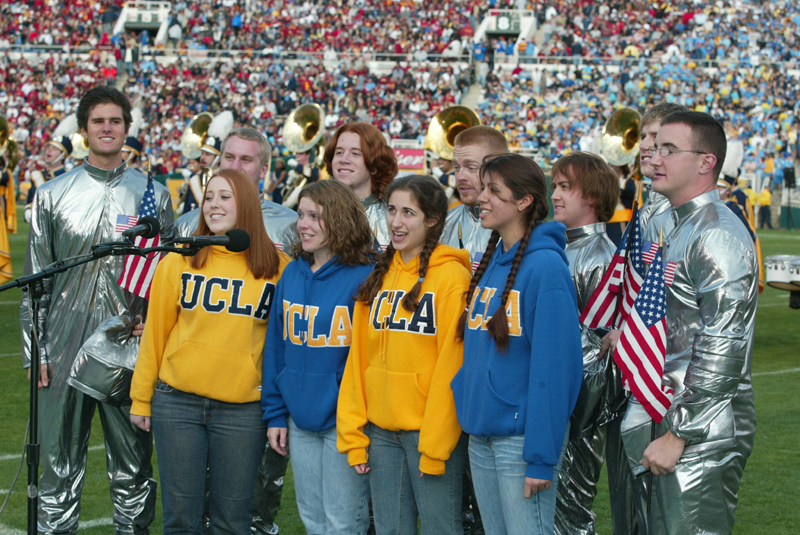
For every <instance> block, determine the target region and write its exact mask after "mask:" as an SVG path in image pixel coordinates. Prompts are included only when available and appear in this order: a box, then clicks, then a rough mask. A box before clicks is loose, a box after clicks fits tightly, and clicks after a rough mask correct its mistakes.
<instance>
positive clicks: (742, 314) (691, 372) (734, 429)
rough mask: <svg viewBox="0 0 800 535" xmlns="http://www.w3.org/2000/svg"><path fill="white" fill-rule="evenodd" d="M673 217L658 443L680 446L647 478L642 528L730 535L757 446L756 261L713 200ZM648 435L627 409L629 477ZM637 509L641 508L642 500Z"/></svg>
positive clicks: (639, 415) (641, 417) (641, 415)
mask: <svg viewBox="0 0 800 535" xmlns="http://www.w3.org/2000/svg"><path fill="white" fill-rule="evenodd" d="M672 217H673V220H674V222H675V229H674V230H673V232H672V233H671V234H670V236H669V237H668V238H667V239H666V241H665V247H664V251H665V254H664V261H665V262H666V263H671V264H673V265H674V267H675V276H674V280H673V282H672V284H671V285H670V286H669V287H668V288H667V296H666V297H667V325H666V326H667V355H666V363H665V368H664V375H663V384H665V385H667V386H669V387H670V388H672V390H673V392H674V395H675V397H674V400H673V402H672V406H671V407H670V409H669V411H668V413H667V415H666V417H665V418H664V420H663V421H662V422H661V424H659V425H658V426H657V428H656V436H661V435H663V434H664V433H666V431H667V430H671V431H672V432H673V433H674V434H675V435H676V436H678V437H680V438H683V439H685V440H686V446H685V448H684V453H683V456H682V457H681V459H680V461H679V463H678V467H677V468H676V470H675V472H674V473H673V474H668V475H665V476H658V477H655V478H653V485H654V490H655V495H658V496H659V499H658V507H656V505H655V500H654V515H653V517H652V518H650V519H646V520H647V521H648V522H649V527H650V532H651V533H668V534H678V533H729V532H730V530H731V526H732V524H733V520H734V512H735V509H736V504H737V499H738V498H737V490H738V487H739V482H740V480H741V476H742V472H743V470H744V466H745V463H746V461H747V457H748V456H749V455H750V452H751V451H752V449H753V441H754V437H755V424H756V414H755V404H754V401H753V390H752V385H751V381H750V369H751V364H752V357H753V333H754V330H755V313H756V306H757V300H758V262H757V256H756V251H755V246H754V244H753V240H752V239H751V238H750V236H749V234H748V233H747V230H746V229H745V228H744V226H743V225H741V224H737V222H738V219H737V218H736V216H735V215H734V214H733V212H731V211H730V210H729V209H727V207H726V206H725V205H724V204H723V203H722V202H721V201H720V200H719V194H718V193H717V192H716V191H710V192H708V193H704V194H702V195H700V196H698V197H696V198H695V199H693V200H691V201H689V202H688V203H686V204H683V205H682V206H680V207H678V208H675V209H673V210H672ZM649 434H650V419H649V418H648V417H647V415H646V413H645V411H644V410H643V409H642V407H641V405H639V404H638V403H634V402H631V403H630V405H629V408H628V412H627V414H626V416H625V420H624V422H623V440H624V443H625V449H626V452H627V455H628V459H629V464H630V465H631V467H634V466H635V465H638V463H639V461H640V460H641V458H642V454H643V452H644V449H645V448H646V447H647V444H648V443H649ZM641 479H644V478H641ZM643 485H644V482H641V483H640V484H639V488H638V490H637V492H639V493H640V495H641V494H643V493H645V491H646V489H645V488H644V486H643ZM639 505H640V507H642V508H643V507H644V506H643V503H642V500H641V499H640V500H639ZM642 518H644V512H642V511H640V521H641V519H642Z"/></svg>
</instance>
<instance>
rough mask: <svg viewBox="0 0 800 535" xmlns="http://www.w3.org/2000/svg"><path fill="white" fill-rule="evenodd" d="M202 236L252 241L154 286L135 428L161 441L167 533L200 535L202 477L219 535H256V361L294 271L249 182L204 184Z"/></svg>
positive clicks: (172, 265) (138, 373) (160, 274)
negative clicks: (279, 293) (243, 236)
mask: <svg viewBox="0 0 800 535" xmlns="http://www.w3.org/2000/svg"><path fill="white" fill-rule="evenodd" d="M202 213H203V217H202V218H201V219H200V222H199V224H198V227H197V231H196V232H195V235H206V234H225V233H226V232H227V231H228V230H231V229H233V228H240V229H242V230H245V231H246V232H247V233H248V234H249V235H250V247H249V249H248V250H246V251H244V252H242V253H235V252H230V251H228V250H226V249H225V248H224V247H217V246H214V247H206V248H205V249H203V250H201V252H200V253H198V254H197V255H196V256H194V257H183V256H180V255H170V256H168V257H167V258H166V259H165V260H164V261H162V262H161V263H160V264H159V266H158V268H157V270H156V273H155V276H154V278H153V286H152V288H151V294H150V305H149V308H148V318H147V324H146V327H145V329H144V334H143V336H142V341H141V346H140V349H139V358H138V361H137V363H136V369H135V371H134V374H133V382H132V384H131V399H132V400H133V405H132V406H131V422H132V423H133V424H134V425H136V426H137V427H139V428H140V429H143V430H145V431H149V430H150V427H151V420H152V428H153V434H154V435H155V442H156V450H157V452H158V467H159V473H160V477H161V499H162V505H163V509H164V533H200V531H201V527H202V526H201V524H202V512H203V505H204V502H205V490H206V467H208V476H209V495H210V500H211V503H210V505H211V507H210V512H211V514H210V521H211V531H212V532H214V533H249V532H250V523H251V513H250V511H251V508H252V503H253V493H254V488H255V480H256V474H257V472H258V463H259V461H260V459H261V455H262V454H263V453H264V447H265V445H266V426H265V424H264V422H263V421H262V420H261V416H262V412H261V403H260V399H261V394H260V392H259V387H260V386H261V355H262V350H263V348H264V338H265V336H266V333H267V321H268V318H269V313H270V308H271V307H272V300H273V296H274V293H275V285H276V283H277V282H278V279H279V278H280V275H281V273H282V272H283V269H284V267H285V266H286V264H287V263H288V262H289V257H288V256H286V255H285V254H283V253H280V252H278V251H277V250H276V248H275V246H274V245H273V243H272V241H271V240H270V239H269V237H268V236H267V233H266V230H265V229H264V224H263V222H262V218H261V207H260V205H259V202H258V190H257V189H256V187H255V184H253V182H252V180H250V178H249V177H248V176H247V175H245V174H244V173H241V172H240V171H234V170H223V171H220V172H219V173H217V174H216V175H215V176H213V177H212V178H211V180H209V182H208V185H207V187H206V194H205V198H204V200H203V205H202Z"/></svg>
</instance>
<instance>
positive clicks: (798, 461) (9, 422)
mask: <svg viewBox="0 0 800 535" xmlns="http://www.w3.org/2000/svg"><path fill="white" fill-rule="evenodd" d="M20 212H21V211H20ZM27 233H28V225H26V224H25V223H24V222H23V221H22V218H21V217H20V225H19V233H18V234H16V235H12V236H10V241H11V255H12V261H13V267H14V273H15V276H20V275H21V273H22V267H23V262H24V255H25V243H26V239H27ZM759 236H760V238H761V246H762V250H763V254H764V257H767V256H770V255H775V254H797V255H800V232H791V233H789V232H787V231H780V230H775V231H761V232H760V233H759ZM19 296H20V292H19V290H11V291H7V292H5V293H2V294H0V502H1V501H2V500H3V499H4V498H5V495H6V493H7V492H8V488H9V487H10V485H11V481H12V479H13V477H14V474H15V473H16V470H17V466H18V464H19V454H21V452H22V448H23V438H24V435H25V425H26V422H27V418H28V393H29V390H28V381H27V380H26V377H25V371H24V370H23V369H22V368H21V366H20V363H21V356H20V351H21V350H20V332H19V322H18V314H19V307H18V302H19ZM788 298H789V293H788V292H783V291H779V290H774V289H772V288H770V287H767V288H766V289H765V290H764V292H763V293H762V294H761V296H760V298H759V309H758V313H757V320H756V341H755V355H754V359H753V374H754V376H753V385H754V390H755V394H756V412H757V415H758V429H757V432H756V444H755V450H754V452H753V455H752V456H751V457H750V459H749V461H748V464H747V468H746V470H745V472H744V477H743V478H742V484H741V489H740V492H739V507H738V509H737V514H736V519H737V521H736V525H735V526H734V533H736V534H747V535H750V534H754V535H760V534H764V535H780V534H787V535H788V534H797V533H800V515H798V511H800V486H798V484H797V481H798V480H800V448H798V447H797V443H798V439H800V386H799V385H800V371H798V370H800V358H798V357H800V350H799V349H800V310H792V309H789V305H788V302H789V299H788ZM786 370H793V371H786ZM762 374H763V375H762ZM89 445H90V447H93V446H95V447H97V448H96V449H92V450H90V451H89V455H88V464H87V470H86V479H85V483H84V488H83V495H82V501H81V519H82V520H83V521H86V522H91V524H94V525H93V526H91V527H89V526H87V527H84V528H81V529H80V533H81V534H87V535H95V534H97V535H99V534H104V533H110V532H111V531H112V529H113V528H112V527H111V526H110V525H109V524H108V523H106V522H103V520H104V519H105V520H107V521H110V520H108V519H110V518H111V515H112V504H111V499H110V497H109V493H108V478H107V476H106V469H105V455H104V451H103V432H102V427H101V426H100V421H99V418H98V417H97V416H95V421H94V422H93V427H92V436H91V438H90V441H89ZM14 456H16V458H14ZM153 464H154V465H155V464H156V459H155V457H154V459H153ZM155 470H156V479H158V469H157V467H156V468H155ZM26 481H27V466H23V469H22V473H21V474H20V481H18V482H17V484H16V487H15V489H14V493H13V494H12V495H11V498H10V500H9V502H8V506H7V507H6V510H5V511H4V512H3V514H2V515H0V535H7V534H8V535H11V534H14V535H16V534H22V533H24V532H25V529H26V518H27V516H26V515H27V500H26V497H25V492H24V489H25V485H26ZM599 486H600V489H599V493H598V497H597V500H596V502H595V511H596V512H597V516H598V524H597V527H598V533H601V534H610V533H611V518H610V512H609V507H608V487H607V485H606V482H605V471H604V473H603V477H602V480H601V482H600V485H599ZM161 518H162V517H161V504H160V499H159V504H158V510H157V512H156V519H155V522H154V523H153V525H152V533H161ZM98 523H99V524H100V525H97V524H98ZM277 523H278V525H279V526H280V531H281V533H282V534H285V535H300V534H302V533H304V530H303V527H302V524H301V522H300V519H299V517H298V515H297V505H296V503H295V500H294V486H293V484H292V477H291V469H290V471H289V474H287V477H286V478H285V486H284V491H283V500H282V505H281V510H280V513H279V514H278V518H277Z"/></svg>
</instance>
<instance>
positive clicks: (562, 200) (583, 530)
mask: <svg viewBox="0 0 800 535" xmlns="http://www.w3.org/2000/svg"><path fill="white" fill-rule="evenodd" d="M551 174H552V182H551V188H552V191H553V193H552V195H551V198H552V201H553V218H554V219H555V220H556V221H560V222H561V223H564V224H565V225H566V226H567V247H566V255H567V260H568V261H569V270H570V273H571V275H572V280H573V281H574V282H575V288H576V290H577V295H578V312H579V313H580V312H581V311H582V310H583V309H584V308H585V307H586V305H587V303H588V302H589V299H590V298H591V297H592V295H593V294H594V291H595V290H596V289H597V287H598V285H599V284H600V281H601V280H602V278H603V275H604V274H605V271H606V269H607V268H608V266H609V264H610V263H611V259H612V258H613V256H614V251H615V249H616V247H615V246H614V243H613V242H612V241H611V239H609V237H608V235H607V234H606V221H608V220H609V219H611V216H612V215H613V214H614V208H615V207H616V206H617V203H618V202H619V191H620V190H619V180H618V179H617V174H616V172H615V171H614V170H613V169H612V168H611V167H610V166H609V165H608V164H606V162H604V161H603V159H602V158H600V157H599V156H596V155H594V154H589V153H585V152H571V153H569V154H568V155H566V156H562V157H561V158H559V159H558V160H557V161H556V163H555V165H554V166H553V170H552V173H551ZM581 342H582V345H583V382H582V384H581V392H580V395H579V396H578V401H577V403H576V405H575V410H574V411H573V413H572V418H571V419H570V439H569V442H568V444H567V448H566V450H565V453H564V459H563V460H562V463H561V473H560V475H559V481H558V492H557V496H556V519H555V532H556V533H557V534H559V535H588V534H594V533H596V531H595V521H596V518H597V516H596V515H595V514H594V512H592V504H593V502H594V498H595V497H596V496H597V481H598V480H599V479H600V470H601V468H602V466H603V460H604V458H605V459H607V467H608V474H609V486H610V487H611V489H610V490H611V491H612V492H611V498H612V521H613V525H614V533H616V534H620V533H635V532H636V518H635V513H634V512H633V511H632V510H631V508H630V485H631V481H632V479H631V475H630V472H629V470H628V467H627V459H626V458H625V456H624V453H622V444H621V438H620V436H619V428H620V426H619V421H620V420H621V419H622V415H623V413H624V409H625V397H624V395H623V396H619V393H620V391H621V378H620V372H619V368H618V367H617V366H615V365H614V364H613V362H612V360H611V359H610V358H604V357H605V355H604V354H602V353H601V351H600V345H601V340H600V336H599V335H598V334H597V333H596V332H594V331H592V330H590V329H588V328H587V327H585V326H581ZM611 383H613V385H614V386H616V388H614V387H612V385H611ZM612 423H614V424H615V425H610V424H612Z"/></svg>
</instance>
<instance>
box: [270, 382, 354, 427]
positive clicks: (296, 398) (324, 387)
mask: <svg viewBox="0 0 800 535" xmlns="http://www.w3.org/2000/svg"><path fill="white" fill-rule="evenodd" d="M275 382H276V384H277V385H278V389H279V390H280V392H281V396H282V397H283V400H284V401H285V402H286V408H287V409H288V410H289V414H290V415H291V417H292V419H293V420H294V423H295V425H296V426H297V427H299V428H300V429H302V430H304V431H311V432H314V433H318V432H320V431H324V430H325V429H330V428H331V427H333V426H334V425H336V401H337V400H338V399H339V382H338V381H337V380H336V374H335V373H310V372H305V373H303V372H301V371H299V370H293V369H291V368H285V369H284V370H283V371H282V372H281V374H280V375H279V376H278V378H277V379H276V381H275Z"/></svg>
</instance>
